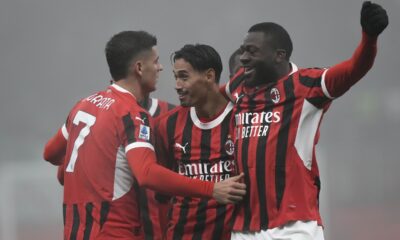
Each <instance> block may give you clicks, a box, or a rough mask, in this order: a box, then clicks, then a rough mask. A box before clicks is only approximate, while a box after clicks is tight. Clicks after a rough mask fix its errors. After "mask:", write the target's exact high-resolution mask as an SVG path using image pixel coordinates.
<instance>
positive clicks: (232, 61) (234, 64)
mask: <svg viewBox="0 0 400 240" xmlns="http://www.w3.org/2000/svg"><path fill="white" fill-rule="evenodd" d="M241 53H242V52H241V50H240V48H238V49H236V50H235V51H234V52H233V53H232V55H231V56H230V57H229V76H230V77H232V76H233V75H234V74H235V73H236V71H237V70H238V69H239V67H240V64H241V63H240V60H239V61H237V59H236V58H237V57H240V54H241ZM238 64H239V65H238Z"/></svg>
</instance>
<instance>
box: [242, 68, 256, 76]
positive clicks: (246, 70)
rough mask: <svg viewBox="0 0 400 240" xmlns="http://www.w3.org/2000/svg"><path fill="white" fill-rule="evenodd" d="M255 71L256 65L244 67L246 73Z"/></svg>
mask: <svg viewBox="0 0 400 240" xmlns="http://www.w3.org/2000/svg"><path fill="white" fill-rule="evenodd" d="M254 71H255V68H254V67H245V68H244V74H245V75H249V74H252V73H254Z"/></svg>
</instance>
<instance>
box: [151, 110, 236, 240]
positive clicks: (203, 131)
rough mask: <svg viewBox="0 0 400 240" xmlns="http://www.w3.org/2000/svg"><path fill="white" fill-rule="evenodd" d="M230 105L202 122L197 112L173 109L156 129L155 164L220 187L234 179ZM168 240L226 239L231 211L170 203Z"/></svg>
mask: <svg viewBox="0 0 400 240" xmlns="http://www.w3.org/2000/svg"><path fill="white" fill-rule="evenodd" d="M232 108H233V104H232V103H228V104H227V105H226V107H225V108H224V110H223V112H222V113H220V114H219V115H218V116H217V117H216V118H214V119H212V120H208V121H205V120H204V119H202V120H200V119H199V118H198V117H197V114H196V111H195V109H194V108H193V107H192V108H185V107H177V108H176V109H174V110H172V111H170V112H169V113H167V114H164V115H162V116H160V118H159V119H158V121H157V123H156V129H155V135H156V149H157V156H158V160H159V161H161V162H162V163H163V164H165V165H166V166H167V167H169V168H170V169H174V170H175V171H176V172H178V173H180V174H181V175H185V176H187V177H190V178H197V179H201V180H204V181H215V182H218V181H222V180H224V179H227V178H229V177H231V176H232V175H235V174H236V165H235V160H234V143H233V138H232V136H231V132H233V124H232V111H231V109H232ZM172 204H173V206H172V210H171V212H170V220H169V223H168V230H167V234H166V237H167V239H229V237H230V232H231V224H230V223H231V222H230V221H231V220H232V212H233V205H221V204H218V203H217V202H216V201H215V200H214V199H211V200H208V199H201V198H188V197H186V198H183V197H174V199H173V201H172Z"/></svg>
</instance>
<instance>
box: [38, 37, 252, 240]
mask: <svg viewBox="0 0 400 240" xmlns="http://www.w3.org/2000/svg"><path fill="white" fill-rule="evenodd" d="M156 43H157V40H156V38H155V37H154V36H152V35H150V34H148V33H147V32H144V31H125V32H121V33H118V34H116V35H115V36H113V37H112V38H111V39H110V41H109V42H108V43H107V45H106V49H105V52H106V58H107V62H108V65H109V69H110V72H111V75H112V77H113V79H114V81H115V83H114V84H112V85H111V86H110V87H108V88H107V89H106V90H104V91H100V92H97V93H95V94H92V95H90V96H89V97H86V98H83V99H82V100H80V101H79V102H78V103H77V104H76V105H75V106H74V107H73V108H72V110H71V111H70V113H69V115H68V117H67V121H66V123H65V124H64V125H63V126H62V128H61V129H59V130H58V132H57V134H56V135H55V136H54V137H53V138H51V139H50V140H49V142H48V143H47V144H46V146H45V149H44V159H45V160H47V161H49V162H51V163H52V164H55V165H59V164H61V163H62V161H63V159H65V169H66V170H65V176H64V204H63V215H64V238H65V239H96V240H99V239H144V236H143V233H142V228H141V223H140V216H139V211H138V203H137V196H136V194H135V190H134V187H133V185H134V183H137V184H138V185H139V186H141V187H149V188H151V189H153V190H156V191H160V192H163V193H166V194H171V195H183V196H193V197H206V198H211V197H214V198H215V199H216V200H217V201H218V202H220V203H233V202H236V201H239V200H241V198H242V195H244V194H245V185H244V184H242V183H239V182H238V181H239V180H240V177H241V176H238V177H232V178H230V179H228V180H226V181H222V182H217V183H213V182H205V181H200V180H197V179H189V178H186V177H184V176H181V175H179V174H177V173H175V172H173V171H170V170H167V169H165V168H163V167H161V166H159V165H158V164H157V163H156V157H155V153H154V148H153V144H152V140H153V136H152V135H153V132H152V131H153V130H152V121H151V117H150V116H149V114H148V113H147V112H146V111H145V110H144V109H143V108H141V107H140V106H139V105H138V102H140V101H141V100H142V99H143V95H144V93H146V92H151V91H152V90H153V89H155V84H156V80H157V78H158V75H159V71H161V70H162V65H161V64H160V63H159V62H158V58H159V57H158V53H157V48H156Z"/></svg>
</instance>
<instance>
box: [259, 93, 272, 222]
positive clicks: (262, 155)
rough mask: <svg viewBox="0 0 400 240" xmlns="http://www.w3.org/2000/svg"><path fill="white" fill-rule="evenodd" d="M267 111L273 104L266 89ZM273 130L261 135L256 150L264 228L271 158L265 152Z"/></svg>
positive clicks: (261, 219)
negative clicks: (267, 174) (268, 165)
mask: <svg viewBox="0 0 400 240" xmlns="http://www.w3.org/2000/svg"><path fill="white" fill-rule="evenodd" d="M264 97H265V100H264V101H265V102H266V104H265V109H264V111H265V112H270V111H272V109H273V108H272V107H269V106H273V104H272V101H271V97H270V94H269V91H265V95H264ZM270 131H271V130H269V131H268V132H267V134H266V135H265V136H261V137H259V138H258V141H257V152H256V178H257V190H258V196H259V198H258V200H259V206H260V208H259V212H260V226H261V228H262V229H265V228H267V227H268V212H267V204H268V203H267V199H266V181H265V178H266V176H265V169H266V166H265V165H266V161H268V160H270V159H265V152H266V151H267V148H268V144H267V139H268V136H269V133H270Z"/></svg>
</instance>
